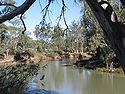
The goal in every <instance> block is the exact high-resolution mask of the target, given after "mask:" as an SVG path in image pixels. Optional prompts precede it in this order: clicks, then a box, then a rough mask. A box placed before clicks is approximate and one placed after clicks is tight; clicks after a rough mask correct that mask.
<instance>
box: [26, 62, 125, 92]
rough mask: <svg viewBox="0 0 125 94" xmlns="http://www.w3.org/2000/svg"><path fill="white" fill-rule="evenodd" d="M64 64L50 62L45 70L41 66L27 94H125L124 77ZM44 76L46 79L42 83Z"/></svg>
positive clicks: (29, 83) (30, 83)
mask: <svg viewBox="0 0 125 94" xmlns="http://www.w3.org/2000/svg"><path fill="white" fill-rule="evenodd" d="M62 63H63V62H62V61H49V62H48V64H47V66H46V68H44V69H43V68H42V66H43V64H41V68H40V70H39V74H38V76H37V77H34V78H33V79H32V80H31V81H29V82H28V89H27V91H28V92H27V94H35V93H36V92H37V93H36V94H125V77H124V76H121V75H116V74H106V73H105V74H102V73H99V72H96V71H93V70H87V69H84V68H76V67H74V66H68V67H66V66H63V65H62ZM43 74H44V75H45V79H44V80H43V81H41V80H40V78H41V77H42V75H43ZM40 89H42V90H40ZM35 90H36V91H35ZM30 91H31V92H30Z"/></svg>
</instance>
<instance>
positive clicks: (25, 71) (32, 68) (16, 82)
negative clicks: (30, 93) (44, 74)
mask: <svg viewBox="0 0 125 94" xmlns="http://www.w3.org/2000/svg"><path fill="white" fill-rule="evenodd" d="M38 69H39V64H26V63H18V64H17V65H16V66H15V67H14V66H12V67H10V66H8V67H0V93H1V94H5V93H6V94H8V93H9V94H16V93H17V92H18V93H19V94H23V93H24V92H20V91H18V90H19V89H24V85H25V84H26V82H27V80H29V79H31V77H32V76H36V75H37V74H38Z"/></svg>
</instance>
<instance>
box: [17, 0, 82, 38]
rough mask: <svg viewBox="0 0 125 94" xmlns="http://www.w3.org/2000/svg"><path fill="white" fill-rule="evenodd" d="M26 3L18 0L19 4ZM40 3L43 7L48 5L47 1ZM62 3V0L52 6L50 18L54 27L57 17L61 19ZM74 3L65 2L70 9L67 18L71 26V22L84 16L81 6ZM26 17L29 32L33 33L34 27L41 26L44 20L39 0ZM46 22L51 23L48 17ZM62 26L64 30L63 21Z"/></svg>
mask: <svg viewBox="0 0 125 94" xmlns="http://www.w3.org/2000/svg"><path fill="white" fill-rule="evenodd" d="M24 1H25V0H17V4H21V3H23V2H24ZM40 1H41V4H42V7H44V6H45V5H46V3H47V0H40ZM60 1H61V0H55V2H54V3H53V4H51V6H50V10H51V11H52V13H50V18H51V20H52V24H53V25H55V24H56V22H57V17H59V15H60V11H61V6H62V4H61V2H60ZM73 1H74V0H65V3H66V6H67V7H68V9H67V10H66V12H65V17H66V20H67V23H68V25H70V24H71V22H73V21H74V20H76V21H77V20H79V19H80V16H81V15H82V14H81V13H80V10H81V8H80V6H79V5H77V4H75V3H74V2H73ZM25 15H26V19H25V23H26V27H27V31H30V32H33V31H34V27H35V26H36V25H37V24H39V22H40V21H41V19H42V14H41V8H40V5H39V0H36V2H35V3H34V4H33V5H32V7H31V8H30V9H29V10H28V11H27V12H26V13H25ZM46 20H47V22H50V20H49V19H48V16H47V19H46ZM60 24H61V26H62V27H63V28H65V25H64V23H63V21H61V22H60ZM32 36H33V35H32Z"/></svg>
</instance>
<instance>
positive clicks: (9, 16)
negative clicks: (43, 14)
mask: <svg viewBox="0 0 125 94" xmlns="http://www.w3.org/2000/svg"><path fill="white" fill-rule="evenodd" d="M35 1H36V0H26V1H25V2H24V3H23V4H22V5H21V6H19V7H17V8H15V9H14V10H13V11H12V12H10V13H8V14H5V15H3V16H1V17H0V24H1V23H3V22H5V21H7V20H11V19H13V18H14V17H15V16H17V15H19V14H24V13H25V12H26V11H27V10H28V9H29V8H30V7H31V5H32V4H33V3H34V2H35Z"/></svg>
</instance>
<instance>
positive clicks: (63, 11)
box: [57, 0, 69, 30]
mask: <svg viewBox="0 0 125 94" xmlns="http://www.w3.org/2000/svg"><path fill="white" fill-rule="evenodd" d="M62 5H63V6H62V9H61V13H60V16H59V17H58V18H57V19H59V20H58V23H57V25H59V23H60V20H61V18H62V17H63V20H64V24H65V25H66V29H65V30H67V29H69V27H68V24H67V22H66V19H65V10H66V8H67V6H66V4H65V2H64V0H62Z"/></svg>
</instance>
